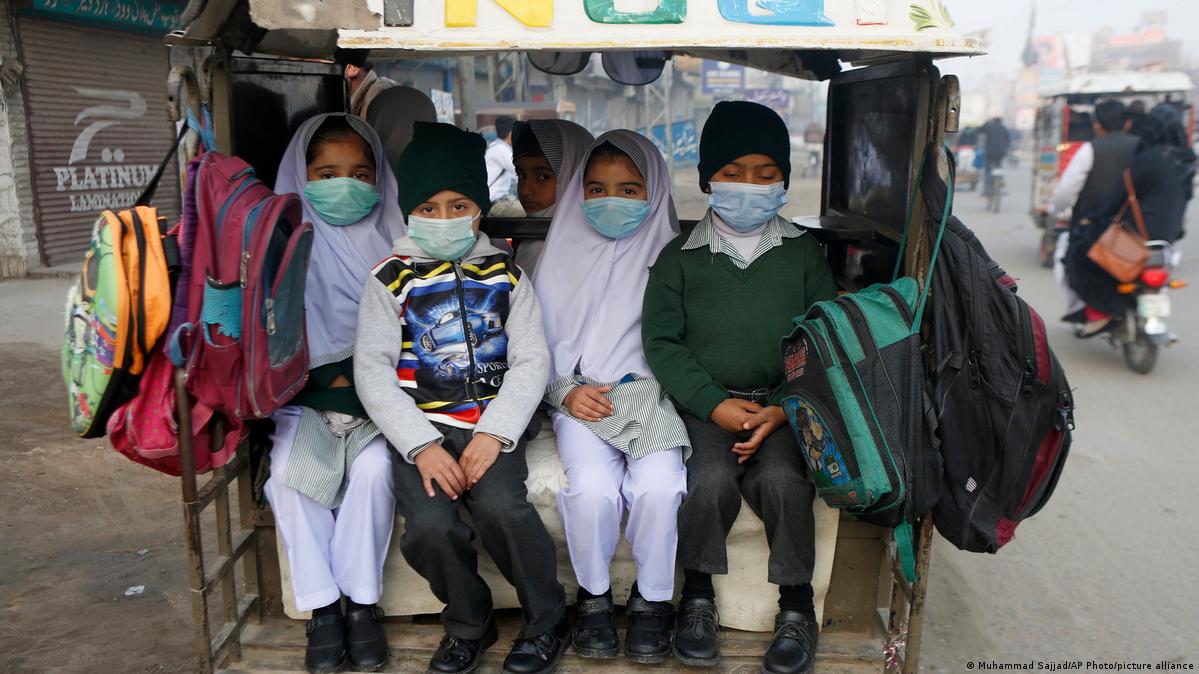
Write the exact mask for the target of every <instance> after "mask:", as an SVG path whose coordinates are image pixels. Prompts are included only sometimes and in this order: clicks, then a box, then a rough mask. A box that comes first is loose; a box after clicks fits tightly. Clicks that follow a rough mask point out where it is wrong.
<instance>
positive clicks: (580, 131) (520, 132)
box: [512, 119, 595, 274]
mask: <svg viewBox="0 0 1199 674" xmlns="http://www.w3.org/2000/svg"><path fill="white" fill-rule="evenodd" d="M594 141H595V139H594V138H593V137H592V136H591V133H590V132H589V131H587V129H584V128H583V127H581V126H579V125H578V124H575V123H574V122H571V121H568V120H565V119H534V120H530V121H527V122H517V123H516V126H514V127H513V128H512V154H513V157H514V159H513V163H514V164H515V166H516V181H517V182H516V196H517V197H518V198H519V199H520V205H521V207H523V208H524V209H525V213H528V214H529V216H530V217H534V218H552V217H554V213H555V212H556V211H557V204H558V202H559V201H560V200H561V199H562V194H563V193H564V192H565V191H566V187H567V186H568V185H569V184H570V179H571V178H572V177H573V176H574V174H575V171H576V170H578V168H579V166H580V165H581V164H582V163H583V158H584V155H585V154H586V153H587V149H588V148H590V147H591V144H592V143H593V142H594ZM544 249H545V241H544V240H537V239H529V240H525V241H519V242H518V243H517V246H516V264H518V265H520V268H521V269H524V270H525V271H527V272H528V273H530V274H534V273H536V271H537V263H538V261H540V260H541V252H542V251H543V250H544Z"/></svg>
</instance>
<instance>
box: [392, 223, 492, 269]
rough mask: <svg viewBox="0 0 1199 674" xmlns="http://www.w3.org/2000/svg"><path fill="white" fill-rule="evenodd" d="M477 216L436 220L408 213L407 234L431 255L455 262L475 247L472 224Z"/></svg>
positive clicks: (475, 238) (475, 237)
mask: <svg viewBox="0 0 1199 674" xmlns="http://www.w3.org/2000/svg"><path fill="white" fill-rule="evenodd" d="M477 217H479V216H475V217H471V216H469V215H464V216H462V217H460V218H450V219H449V220H438V219H437V218H422V217H421V216H419V215H410V216H408V236H410V237H412V240H413V241H415V242H416V244H417V245H418V246H420V247H421V250H423V251H425V252H426V253H428V254H429V255H430V256H431V257H434V258H437V259H438V260H444V261H445V262H456V261H458V260H461V259H462V256H464V255H466V254H467V253H469V252H470V251H471V249H472V248H474V247H475V241H476V240H477V239H478V235H476V234H475V230H474V227H472V225H474V223H475V218H477Z"/></svg>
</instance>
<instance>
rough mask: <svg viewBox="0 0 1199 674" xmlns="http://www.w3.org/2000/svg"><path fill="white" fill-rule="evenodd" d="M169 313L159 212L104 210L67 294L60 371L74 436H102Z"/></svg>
mask: <svg viewBox="0 0 1199 674" xmlns="http://www.w3.org/2000/svg"><path fill="white" fill-rule="evenodd" d="M170 312H171V288H170V275H169V271H168V268H167V261H166V254H165V252H164V249H163V241H162V231H161V224H160V222H159V218H158V212H157V211H156V210H155V209H154V208H151V207H149V206H144V205H139V206H135V207H133V208H132V209H129V210H124V211H120V212H114V211H104V212H103V213H101V214H100V217H99V218H98V219H97V220H96V225H95V227H94V228H93V230H92V239H91V243H90V244H89V245H88V250H87V254H86V257H85V258H84V261H83V270H82V272H81V273H80V275H79V280H78V281H77V282H76V283H75V285H74V286H72V287H71V290H70V291H69V292H68V294H67V307H66V328H65V335H64V339H63V345H62V372H63V378H64V379H65V380H66V384H67V393H68V396H69V398H70V405H71V425H72V427H74V429H75V432H76V433H78V434H79V435H80V436H82V437H85V438H96V437H100V436H102V435H104V433H105V429H106V424H107V422H108V417H109V416H110V415H111V414H112V412H113V410H115V409H116V408H117V407H118V406H119V405H121V404H122V403H124V402H125V401H126V400H128V399H129V398H131V397H133V395H134V393H135V392H136V391H137V377H138V376H139V375H140V374H141V373H142V370H143V369H144V368H145V366H146V361H147V360H148V358H149V354H150V352H151V351H152V350H153V349H154V347H155V345H156V344H158V341H159V338H160V337H161V336H162V335H163V333H164V332H165V330H166V327H167V321H168V320H169V317H170Z"/></svg>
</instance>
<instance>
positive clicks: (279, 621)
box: [222, 610, 883, 674]
mask: <svg viewBox="0 0 1199 674" xmlns="http://www.w3.org/2000/svg"><path fill="white" fill-rule="evenodd" d="M496 617H497V622H498V623H499V628H500V640H499V641H498V642H497V643H496V645H495V646H492V647H491V648H490V649H489V650H488V651H487V653H486V654H485V655H484V657H483V660H482V662H481V663H480V665H479V668H478V669H477V670H475V671H476V672H478V673H479V674H494V673H498V672H500V668H501V664H502V663H503V661H504V656H505V655H506V654H507V652H508V648H509V646H510V645H511V643H512V640H513V639H514V638H515V637H516V633H517V631H518V630H519V629H520V614H519V612H518V611H515V610H506V611H499V612H497V616H496ZM433 618H434V620H435V617H433ZM619 622H620V623H623V620H620V621H619ZM304 625H305V621H303V620H292V619H289V618H270V619H268V620H266V621H265V622H264V623H263V624H261V625H255V624H250V625H247V626H246V628H245V632H244V634H243V635H242V657H241V658H240V659H239V660H238V661H236V662H232V663H229V664H228V668H227V669H224V670H222V671H224V672H226V673H227V674H243V673H244V674H250V673H251V672H256V673H260V674H266V673H270V672H298V671H302V669H301V668H302V665H303V662H304V644H305V639H306V637H305V633H304ZM383 625H384V629H386V631H387V640H388V643H389V644H390V646H391V658H390V660H389V661H388V664H387V666H386V667H385V668H384V669H383V671H385V672H410V673H419V672H424V671H425V669H426V667H427V665H428V663H429V659H430V658H431V657H432V656H433V652H434V650H436V649H437V644H438V643H439V642H440V641H441V638H442V636H443V632H442V629H441V626H440V625H439V624H437V623H436V622H430V621H429V619H428V618H427V617H425V616H418V617H417V619H415V620H414V619H413V618H398V617H397V618H387V619H385V620H384V621H383ZM620 627H621V630H622V637H623V624H621V625H620ZM770 636H771V635H770V634H769V633H760V632H743V631H740V630H733V629H722V630H721V632H720V640H721V651H722V663H721V666H720V668H719V669H697V668H690V667H687V666H685V665H683V664H682V663H679V662H678V661H676V660H674V659H673V658H667V659H666V661H665V662H662V663H660V664H657V665H642V664H636V663H632V662H629V661H627V660H625V659H624V658H613V659H607V660H597V659H591V658H581V657H579V656H577V655H575V654H574V652H573V651H572V650H567V652H566V654H565V655H564V656H563V658H562V662H561V664H560V665H559V667H558V670H557V671H558V672H560V673H561V674H582V673H584V672H608V673H612V674H615V673H618V672H619V673H622V674H625V673H627V674H633V673H642V672H644V673H645V674H650V673H651V672H716V671H720V672H737V673H739V674H750V673H751V672H752V673H756V672H758V671H759V668H760V665H761V661H762V653H763V652H764V651H765V650H766V646H767V645H768V644H769V643H770ZM869 644H873V647H870V646H869ZM882 665H883V661H882V648H881V643H879V642H877V641H874V642H872V641H871V640H870V639H865V638H863V636H862V635H859V634H848V633H838V632H825V633H824V634H822V635H821V636H820V646H819V653H818V654H817V661H816V668H815V672H816V674H842V673H844V674H858V673H861V674H866V673H867V672H870V673H871V674H877V673H878V672H880V671H882V668H883V667H882ZM346 671H348V668H347V670H346Z"/></svg>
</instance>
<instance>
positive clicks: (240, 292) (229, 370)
mask: <svg viewBox="0 0 1199 674" xmlns="http://www.w3.org/2000/svg"><path fill="white" fill-rule="evenodd" d="M195 169H196V171H195V183H194V190H195V191H194V197H195V206H196V228H195V232H194V235H190V240H189V241H188V242H186V243H185V245H190V246H191V247H192V248H193V250H192V255H191V269H190V272H189V275H188V277H187V278H188V280H187V284H186V292H187V298H186V310H187V317H186V322H184V323H183V324H182V325H181V326H180V327H179V329H178V330H177V331H176V333H175V334H174V335H173V337H172V351H171V353H172V359H173V360H174V361H175V362H176V364H178V365H180V366H182V367H184V368H185V369H186V372H187V388H188V391H189V392H191V394H192V395H193V396H194V397H195V398H196V401H197V403H198V405H199V406H200V407H201V409H203V408H205V407H206V408H208V409H209V410H211V412H212V413H214V414H221V415H224V416H225V417H227V418H228V419H229V420H230V421H232V422H234V423H235V424H237V425H239V426H240V422H241V421H243V420H246V419H261V418H265V417H267V416H269V415H270V414H272V413H273V412H274V411H275V410H277V409H278V408H279V407H281V406H283V405H284V404H285V403H286V402H287V401H288V400H290V399H291V398H292V396H294V395H295V394H296V393H298V392H299V391H300V389H302V388H303V387H304V384H305V383H306V382H307V379H308V344H307V340H306V339H305V329H304V285H305V279H306V276H307V273H308V258H309V254H310V252H311V250H312V236H313V232H312V225H311V224H309V223H306V222H303V214H302V210H301V207H300V199H299V197H298V196H297V195H295V194H287V195H278V194H275V193H274V192H273V191H271V189H270V188H268V187H267V186H266V185H264V184H263V183H262V181H260V180H258V179H257V178H256V177H255V176H254V169H253V168H251V167H250V166H249V165H248V164H247V163H246V162H244V161H242V160H241V159H239V158H237V157H227V156H224V155H221V154H219V153H216V152H209V153H206V154H204V155H203V156H202V157H201V158H200V160H199V162H198V164H197V165H196V166H195ZM189 182H190V180H189ZM180 292H182V289H181V290H180Z"/></svg>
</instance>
